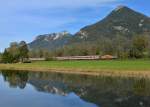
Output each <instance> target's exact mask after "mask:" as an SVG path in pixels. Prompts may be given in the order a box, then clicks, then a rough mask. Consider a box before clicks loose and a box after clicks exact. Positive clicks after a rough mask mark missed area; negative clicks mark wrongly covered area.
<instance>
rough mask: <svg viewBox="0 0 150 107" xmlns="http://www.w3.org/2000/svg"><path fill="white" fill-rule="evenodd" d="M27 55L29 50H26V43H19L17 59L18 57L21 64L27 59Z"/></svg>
mask: <svg viewBox="0 0 150 107" xmlns="http://www.w3.org/2000/svg"><path fill="white" fill-rule="evenodd" d="M28 53H29V50H28V46H27V44H26V42H25V41H21V42H20V43H19V57H20V60H21V62H24V60H25V59H27V58H28Z"/></svg>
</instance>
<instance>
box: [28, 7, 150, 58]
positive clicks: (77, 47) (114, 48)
mask: <svg viewBox="0 0 150 107" xmlns="http://www.w3.org/2000/svg"><path fill="white" fill-rule="evenodd" d="M149 34H150V18H149V17H148V16H145V15H143V14H142V13H139V12H136V11H134V10H132V9H130V8H128V7H126V6H118V7H117V8H115V9H114V10H113V11H112V12H111V13H110V14H109V15H108V16H106V17H105V18H104V19H103V20H100V21H98V22H97V23H95V24H92V25H89V26H86V27H84V28H82V29H81V30H80V31H79V32H77V33H76V34H75V35H71V34H70V33H68V32H61V33H52V34H46V35H40V36H38V37H37V38H36V39H35V40H34V41H33V42H31V43H29V47H30V49H32V50H39V49H46V50H49V51H53V50H57V49H58V48H62V47H64V46H65V47H67V48H65V51H64V50H62V52H65V54H64V55H88V54H92V55H93V54H114V55H117V56H119V55H118V54H120V53H122V54H128V55H126V56H135V55H131V54H137V53H138V55H137V56H138V57H139V56H142V54H143V52H144V50H145V49H142V50H141V48H140V50H139V47H136V46H134V47H133V45H134V43H133V41H134V38H135V37H138V36H139V35H142V36H145V35H149ZM148 37H150V36H148ZM142 39H143V38H142ZM146 39H147V40H149V39H150V38H147V37H145V38H144V40H143V41H144V42H145V43H143V45H144V44H146V41H145V40H146ZM141 47H142V48H143V47H144V48H145V46H141ZM133 48H134V49H133ZM147 50H148V49H147ZM72 51H73V52H72ZM89 51H90V52H89ZM131 51H133V52H131ZM62 52H61V53H60V52H59V54H61V55H62V54H63V53H62ZM70 53H71V54H70ZM147 53H148V52H147Z"/></svg>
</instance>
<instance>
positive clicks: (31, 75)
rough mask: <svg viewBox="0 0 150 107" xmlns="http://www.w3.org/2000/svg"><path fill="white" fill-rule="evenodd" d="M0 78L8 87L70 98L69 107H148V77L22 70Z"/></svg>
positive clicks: (5, 74) (149, 94) (149, 106)
mask: <svg viewBox="0 0 150 107" xmlns="http://www.w3.org/2000/svg"><path fill="white" fill-rule="evenodd" d="M1 75H2V76H3V78H4V81H7V82H8V84H9V87H10V88H19V89H25V88H26V87H27V86H28V85H31V86H32V87H34V89H36V92H43V93H47V94H52V95H55V96H57V95H60V96H64V97H65V98H66V99H64V101H65V100H67V98H70V99H73V100H72V101H73V103H72V104H71V105H72V107H96V105H97V106H100V107H150V79H148V78H147V79H146V78H121V77H102V76H101V77H99V76H84V75H82V76H79V75H70V74H60V73H44V72H36V73H35V72H22V71H21V72H17V71H13V72H12V71H2V72H1ZM0 94H1V92H0ZM77 99H78V100H77ZM84 101H86V103H85V102H84ZM79 102H80V103H79ZM87 102H90V103H87ZM56 103H57V101H56ZM70 103H71V102H70ZM92 103H93V104H92ZM0 104H1V103H0ZM75 104H79V105H78V106H77V105H75ZM60 105H61V104H60ZM36 107H37V106H36ZM39 107H40V106H39ZM59 107H60V106H59ZM61 107H65V105H64V106H61Z"/></svg>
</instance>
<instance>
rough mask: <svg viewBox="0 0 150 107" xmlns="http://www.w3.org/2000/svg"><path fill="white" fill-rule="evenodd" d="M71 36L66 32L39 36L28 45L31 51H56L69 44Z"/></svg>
mask: <svg viewBox="0 0 150 107" xmlns="http://www.w3.org/2000/svg"><path fill="white" fill-rule="evenodd" d="M71 36H72V35H71V34H70V33H68V32H66V31H64V32H60V33H52V34H44V35H39V36H37V37H36V39H35V40H34V41H32V42H31V43H29V44H28V45H29V48H30V49H31V50H39V49H42V50H43V49H46V50H54V49H56V48H59V47H62V46H63V45H65V44H67V43H68V41H69V39H70V38H71Z"/></svg>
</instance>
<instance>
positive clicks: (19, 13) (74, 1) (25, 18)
mask: <svg viewBox="0 0 150 107" xmlns="http://www.w3.org/2000/svg"><path fill="white" fill-rule="evenodd" d="M118 5H125V6H128V7H130V8H132V9H134V10H136V11H139V12H141V13H143V14H145V15H147V16H150V0H0V51H3V50H4V48H6V47H8V46H9V44H10V42H14V41H16V42H19V41H21V40H25V41H26V42H27V43H29V42H31V41H33V40H34V39H35V37H36V36H37V35H40V34H48V33H54V32H61V31H68V32H70V33H72V34H74V33H76V32H78V31H79V30H80V29H81V28H82V27H84V26H86V25H90V24H93V23H95V22H97V21H100V20H101V19H103V18H104V17H106V16H107V15H108V14H109V13H110V12H111V11H112V10H113V9H115V8H116V7H117V6H118Z"/></svg>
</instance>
